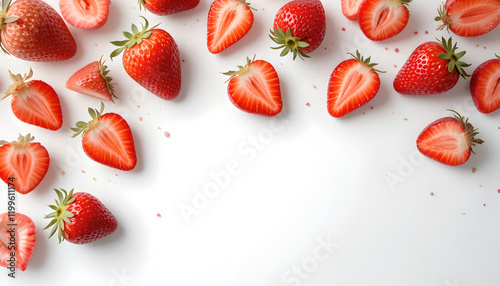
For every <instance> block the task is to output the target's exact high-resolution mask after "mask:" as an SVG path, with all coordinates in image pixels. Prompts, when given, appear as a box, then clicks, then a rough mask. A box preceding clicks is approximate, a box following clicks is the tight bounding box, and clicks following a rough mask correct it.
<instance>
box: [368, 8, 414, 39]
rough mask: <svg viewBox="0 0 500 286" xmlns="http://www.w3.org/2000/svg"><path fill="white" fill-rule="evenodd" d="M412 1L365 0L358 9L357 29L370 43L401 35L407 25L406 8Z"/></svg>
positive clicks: (408, 15) (407, 15) (408, 16)
mask: <svg viewBox="0 0 500 286" xmlns="http://www.w3.org/2000/svg"><path fill="white" fill-rule="evenodd" d="M411 1H412V0H365V1H363V3H362V4H361V6H360V7H359V27H360V28H361V31H362V32H363V34H365V36H366V37H367V38H368V39H370V40H372V41H383V40H386V39H388V38H391V37H394V36H396V35H397V34H399V33H401V31H403V30H404V28H405V27H406V25H407V24H408V20H409V18H410V12H409V11H408V8H407V7H406V6H407V5H408V3H410V2H411Z"/></svg>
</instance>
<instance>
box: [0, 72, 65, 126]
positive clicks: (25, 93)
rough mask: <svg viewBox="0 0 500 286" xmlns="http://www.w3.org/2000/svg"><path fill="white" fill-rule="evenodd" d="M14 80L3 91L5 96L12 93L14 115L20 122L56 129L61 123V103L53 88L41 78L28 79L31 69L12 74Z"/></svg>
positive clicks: (30, 75) (31, 73) (31, 74)
mask: <svg viewBox="0 0 500 286" xmlns="http://www.w3.org/2000/svg"><path fill="white" fill-rule="evenodd" d="M9 74H10V78H11V79H12V81H13V82H14V83H13V84H12V85H11V86H10V87H9V88H8V89H7V90H6V91H5V92H4V93H5V97H3V98H2V99H5V98H7V97H8V96H11V95H12V100H11V108H12V112H13V113H14V115H15V116H16V117H17V118H18V119H19V120H21V121H22V122H25V123H28V124H32V125H35V126H39V127H42V128H46V129H49V130H58V129H59V128H61V126H62V124H63V118H62V111H61V103H60V102H59V97H58V96H57V93H56V92H55V91H54V89H53V88H52V87H51V86H50V85H48V84H47V83H45V82H43V81H41V80H30V81H27V80H28V79H30V78H31V77H32V76H33V70H32V69H30V71H29V73H28V74H27V75H24V77H23V76H21V75H20V74H16V75H14V74H12V73H11V72H10V71H9Z"/></svg>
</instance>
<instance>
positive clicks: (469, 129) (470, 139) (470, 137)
mask: <svg viewBox="0 0 500 286" xmlns="http://www.w3.org/2000/svg"><path fill="white" fill-rule="evenodd" d="M447 111H451V112H453V113H455V115H454V117H455V119H457V120H458V122H460V124H461V125H462V126H463V128H464V130H465V134H467V143H468V145H469V150H470V151H471V153H473V154H475V153H474V150H472V147H473V146H476V144H483V143H484V141H483V140H481V139H479V138H475V136H476V135H478V134H479V132H478V131H477V128H474V126H473V125H472V124H471V123H470V122H469V118H465V117H464V116H462V115H460V113H458V112H456V111H455V110H452V109H447Z"/></svg>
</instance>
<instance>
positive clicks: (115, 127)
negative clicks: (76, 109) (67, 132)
mask: <svg viewBox="0 0 500 286" xmlns="http://www.w3.org/2000/svg"><path fill="white" fill-rule="evenodd" d="M103 111H104V104H103V103H102V102H101V109H100V110H97V109H92V108H89V114H90V116H91V117H92V120H91V121H89V122H84V121H78V122H77V123H76V127H72V128H71V130H73V131H74V132H76V133H75V134H74V135H73V138H74V137H76V136H78V135H80V134H82V147H83V151H84V152H85V154H87V156H89V158H91V159H92V160H94V161H96V162H98V163H101V164H103V165H106V166H109V167H112V168H116V169H120V170H124V171H130V170H132V169H133V168H134V167H135V165H136V164H137V157H136V154H135V145H134V138H133V137H132V131H131V130H130V127H129V125H128V123H127V121H125V119H123V117H121V116H120V115H119V114H116V113H112V112H110V113H106V114H103Z"/></svg>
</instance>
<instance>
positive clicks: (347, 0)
mask: <svg viewBox="0 0 500 286" xmlns="http://www.w3.org/2000/svg"><path fill="white" fill-rule="evenodd" d="M363 1H364V0H341V1H340V3H341V5H342V14H344V16H345V17H346V18H347V19H349V20H351V21H356V20H358V14H359V6H361V3H363Z"/></svg>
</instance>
